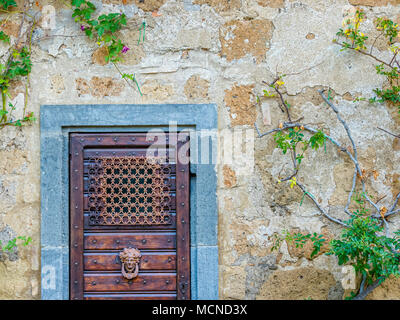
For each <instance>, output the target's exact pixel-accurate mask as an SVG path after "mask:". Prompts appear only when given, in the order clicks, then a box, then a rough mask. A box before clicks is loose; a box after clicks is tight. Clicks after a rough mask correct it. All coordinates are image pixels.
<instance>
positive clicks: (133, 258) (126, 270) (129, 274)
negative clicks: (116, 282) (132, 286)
mask: <svg viewBox="0 0 400 320" xmlns="http://www.w3.org/2000/svg"><path fill="white" fill-rule="evenodd" d="M119 257H120V259H121V263H122V268H121V272H122V275H123V276H124V278H125V279H128V280H131V279H134V278H136V277H137V276H138V274H139V263H140V258H141V257H142V255H141V253H140V251H139V250H137V249H134V248H125V249H124V251H122V252H121V253H120V254H119Z"/></svg>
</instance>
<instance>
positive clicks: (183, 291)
mask: <svg viewBox="0 0 400 320" xmlns="http://www.w3.org/2000/svg"><path fill="white" fill-rule="evenodd" d="M182 293H185V290H182ZM182 299H185V297H182Z"/></svg>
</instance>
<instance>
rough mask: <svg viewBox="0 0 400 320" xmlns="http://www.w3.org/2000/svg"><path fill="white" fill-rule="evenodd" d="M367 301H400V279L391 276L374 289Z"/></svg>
mask: <svg viewBox="0 0 400 320" xmlns="http://www.w3.org/2000/svg"><path fill="white" fill-rule="evenodd" d="M365 300H400V278H396V277H395V276H390V277H389V278H388V279H387V280H385V281H384V282H383V283H382V284H381V285H380V286H379V287H377V288H376V289H374V290H373V291H372V292H371V293H370V294H369V295H368V296H367V297H366V298H365Z"/></svg>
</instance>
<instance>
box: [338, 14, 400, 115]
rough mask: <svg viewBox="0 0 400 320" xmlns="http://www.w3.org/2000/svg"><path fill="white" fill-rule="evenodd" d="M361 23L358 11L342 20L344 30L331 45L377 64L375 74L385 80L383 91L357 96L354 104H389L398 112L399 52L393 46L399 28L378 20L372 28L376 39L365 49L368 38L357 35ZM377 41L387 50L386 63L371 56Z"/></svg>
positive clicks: (377, 89)
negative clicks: (335, 44)
mask: <svg viewBox="0 0 400 320" xmlns="http://www.w3.org/2000/svg"><path fill="white" fill-rule="evenodd" d="M364 20H365V12H364V11H363V10H361V9H359V10H357V11H356V13H355V15H354V16H353V17H350V18H348V19H346V20H345V23H344V27H343V28H341V29H340V30H339V31H338V32H337V34H336V35H337V39H334V42H335V43H337V44H339V45H340V46H341V47H342V49H341V50H353V51H355V52H357V53H359V54H362V55H366V56H369V57H371V58H373V59H374V60H375V61H376V62H378V63H379V64H377V65H376V66H375V68H376V72H377V74H379V75H382V76H384V77H385V78H386V80H387V86H386V87H385V88H376V89H374V93H375V96H374V97H372V98H369V99H366V98H365V97H358V98H356V99H355V101H365V100H368V101H369V102H371V103H375V102H379V103H383V102H389V103H393V104H394V105H395V106H397V107H398V108H399V113H400V82H399V77H400V64H399V62H398V61H397V59H396V58H397V56H398V54H399V51H400V47H398V46H397V45H396V43H397V42H398V36H399V35H400V33H399V32H400V28H399V25H398V24H396V23H395V22H393V21H392V20H390V19H387V18H378V19H377V20H376V25H375V26H376V28H377V30H378V31H379V33H378V36H377V37H376V38H375V39H374V41H373V43H372V44H371V46H370V47H369V48H367V40H368V39H369V37H368V35H366V34H364V33H363V32H361V28H362V22H363V21H364ZM379 38H384V39H385V41H386V43H387V45H388V47H389V49H390V51H391V57H390V59H388V60H387V61H384V60H381V59H380V58H379V57H378V56H377V55H375V54H374V53H373V52H374V48H375V44H376V41H377V40H378V39H379Z"/></svg>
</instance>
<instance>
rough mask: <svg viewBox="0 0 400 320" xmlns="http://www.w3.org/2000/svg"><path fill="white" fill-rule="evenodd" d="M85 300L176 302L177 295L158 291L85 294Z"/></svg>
mask: <svg viewBox="0 0 400 320" xmlns="http://www.w3.org/2000/svg"><path fill="white" fill-rule="evenodd" d="M84 299H85V300H176V294H175V293H160V292H158V291H154V292H146V293H132V292H129V293H120V292H118V293H115V292H100V293H99V292H90V293H85V295H84Z"/></svg>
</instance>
